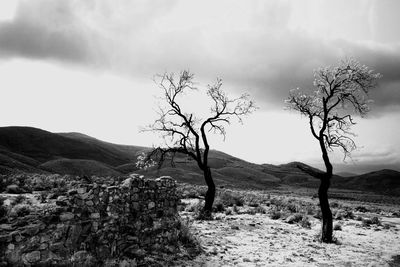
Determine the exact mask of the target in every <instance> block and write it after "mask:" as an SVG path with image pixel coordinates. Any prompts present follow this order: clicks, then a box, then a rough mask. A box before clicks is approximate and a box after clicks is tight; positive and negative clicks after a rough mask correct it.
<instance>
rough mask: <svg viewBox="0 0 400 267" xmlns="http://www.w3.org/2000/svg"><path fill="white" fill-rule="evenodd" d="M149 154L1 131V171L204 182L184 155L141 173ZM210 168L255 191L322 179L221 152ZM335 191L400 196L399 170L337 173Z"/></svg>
mask: <svg viewBox="0 0 400 267" xmlns="http://www.w3.org/2000/svg"><path fill="white" fill-rule="evenodd" d="M148 150H150V148H148V147H143V146H128V145H120V144H113V143H109V142H105V141H102V140H99V139H96V138H94V137H91V136H88V135H85V134H82V133H77V132H70V133H51V132H48V131H45V130H42V129H38V128H33V127H21V126H10V127H0V172H1V173H7V172H12V171H13V170H17V169H20V170H22V171H25V172H42V173H61V174H73V175H103V176H108V175H109V176H118V175H124V174H128V173H131V172H138V173H143V174H146V175H147V176H158V175H170V176H172V177H174V178H175V179H177V180H178V181H181V182H188V183H198V184H203V183H204V182H203V178H202V173H201V171H200V170H199V169H198V167H197V165H196V163H195V162H194V161H193V160H190V159H188V158H187V157H186V156H184V155H180V156H179V157H178V158H177V162H176V164H175V165H176V166H175V167H171V166H170V165H169V164H167V163H164V164H163V165H162V168H161V169H157V168H156V167H153V168H150V169H148V170H138V169H137V167H136V164H135V163H136V159H137V156H138V155H139V154H140V153H141V152H144V151H148ZM209 165H210V167H211V168H212V172H213V177H214V179H215V182H216V184H217V185H219V186H238V187H248V188H255V189H265V188H268V187H271V186H280V185H295V186H300V187H313V188H314V187H318V185H319V181H318V179H316V178H314V177H312V176H310V175H308V174H306V173H304V172H303V171H301V170H300V169H299V168H298V166H302V167H303V168H308V169H309V170H311V171H314V172H322V171H321V170H319V169H317V168H314V167H312V166H308V165H307V164H304V163H302V162H289V163H286V164H280V165H272V164H255V163H251V162H247V161H245V160H242V159H240V158H237V157H234V156H231V155H229V154H226V153H224V152H222V151H217V150H210V154H209ZM332 187H336V188H344V189H352V190H361V191H362V190H364V191H373V192H379V193H385V194H386V193H389V194H395V195H400V189H399V188H400V172H398V171H395V170H390V169H386V170H385V169H384V170H378V171H374V172H370V173H365V174H361V175H355V176H351V177H342V176H340V175H335V176H334V177H333V178H332Z"/></svg>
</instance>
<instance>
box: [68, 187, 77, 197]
mask: <svg viewBox="0 0 400 267" xmlns="http://www.w3.org/2000/svg"><path fill="white" fill-rule="evenodd" d="M67 194H68V195H70V196H73V195H76V194H78V191H77V190H76V189H75V188H73V189H70V190H68V192H67Z"/></svg>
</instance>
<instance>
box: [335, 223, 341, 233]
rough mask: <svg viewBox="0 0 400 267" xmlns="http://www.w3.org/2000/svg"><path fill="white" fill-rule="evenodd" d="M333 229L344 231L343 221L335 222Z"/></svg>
mask: <svg viewBox="0 0 400 267" xmlns="http://www.w3.org/2000/svg"><path fill="white" fill-rule="evenodd" d="M333 230H335V231H342V224H341V223H335V224H334V225H333Z"/></svg>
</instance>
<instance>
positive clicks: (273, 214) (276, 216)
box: [269, 209, 282, 220]
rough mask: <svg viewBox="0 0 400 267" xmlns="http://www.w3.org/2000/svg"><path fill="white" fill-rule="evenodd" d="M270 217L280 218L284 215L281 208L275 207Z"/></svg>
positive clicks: (273, 218)
mask: <svg viewBox="0 0 400 267" xmlns="http://www.w3.org/2000/svg"><path fill="white" fill-rule="evenodd" d="M269 217H270V218H271V219H272V220H278V219H279V218H281V217H282V212H281V211H280V210H278V209H273V210H271V212H270V213H269Z"/></svg>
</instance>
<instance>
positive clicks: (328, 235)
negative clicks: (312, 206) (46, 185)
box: [318, 145, 333, 243]
mask: <svg viewBox="0 0 400 267" xmlns="http://www.w3.org/2000/svg"><path fill="white" fill-rule="evenodd" d="M321 149H322V158H323V160H324V163H325V167H326V173H325V175H322V177H321V184H320V186H319V190H318V198H319V206H320V208H321V213H322V236H321V240H322V242H324V243H331V242H332V235H333V219H332V212H331V209H330V207H329V201H328V189H329V186H330V184H331V178H332V173H333V168H332V164H331V163H330V161H329V157H328V153H327V151H326V148H325V146H322V145H321Z"/></svg>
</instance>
